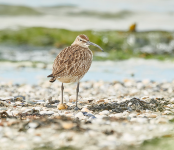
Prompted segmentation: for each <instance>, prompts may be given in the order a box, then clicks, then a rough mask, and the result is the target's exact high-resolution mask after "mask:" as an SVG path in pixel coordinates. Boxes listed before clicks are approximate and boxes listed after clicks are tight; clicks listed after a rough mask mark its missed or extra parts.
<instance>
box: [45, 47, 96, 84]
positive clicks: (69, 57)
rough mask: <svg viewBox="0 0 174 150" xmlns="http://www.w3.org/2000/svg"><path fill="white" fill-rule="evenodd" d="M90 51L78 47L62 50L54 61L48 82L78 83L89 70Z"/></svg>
mask: <svg viewBox="0 0 174 150" xmlns="http://www.w3.org/2000/svg"><path fill="white" fill-rule="evenodd" d="M92 58H93V55H92V51H91V50H90V49H89V48H85V47H82V46H79V45H72V46H69V47H66V48H65V49H63V50H62V51H61V52H60V53H59V54H58V55H57V57H56V59H55V60H54V64H53V72H52V74H51V75H49V76H48V77H52V78H51V79H50V82H54V81H55V80H56V79H58V80H59V81H61V82H63V83H71V82H77V81H79V80H80V79H81V78H82V77H83V76H84V75H85V73H86V72H87V71H88V70H89V68H90V66H91V63H92Z"/></svg>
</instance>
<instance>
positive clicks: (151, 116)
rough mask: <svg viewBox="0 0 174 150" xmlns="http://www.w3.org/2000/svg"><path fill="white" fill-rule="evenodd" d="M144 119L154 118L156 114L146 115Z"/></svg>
mask: <svg viewBox="0 0 174 150" xmlns="http://www.w3.org/2000/svg"><path fill="white" fill-rule="evenodd" d="M146 117H147V118H156V117H157V115H156V114H147V115H146Z"/></svg>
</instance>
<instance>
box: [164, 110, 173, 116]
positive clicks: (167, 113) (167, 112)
mask: <svg viewBox="0 0 174 150" xmlns="http://www.w3.org/2000/svg"><path fill="white" fill-rule="evenodd" d="M169 114H171V111H168V110H166V111H164V113H163V115H169Z"/></svg>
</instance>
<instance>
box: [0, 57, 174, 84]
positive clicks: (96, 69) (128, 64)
mask: <svg viewBox="0 0 174 150" xmlns="http://www.w3.org/2000/svg"><path fill="white" fill-rule="evenodd" d="M0 70H1V75H0V78H1V81H13V82H14V83H29V84H37V83H38V82H39V81H40V80H48V79H47V75H49V74H51V72H52V70H51V64H50V65H49V66H48V67H47V69H42V68H32V67H17V65H9V64H8V65H7V64H6V63H3V65H2V64H1V66H0ZM173 75H174V63H173V62H161V61H156V60H143V59H130V60H126V61H118V62H114V61H105V62H104V61H98V62H96V61H94V62H93V63H92V66H91V68H90V70H89V72H88V73H87V74H86V75H85V76H84V78H83V79H82V81H86V80H94V81H98V80H104V81H114V80H117V81H123V80H124V79H135V80H144V79H148V80H153V81H158V82H163V81H172V80H173V79H174V76H173Z"/></svg>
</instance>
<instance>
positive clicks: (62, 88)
mask: <svg viewBox="0 0 174 150" xmlns="http://www.w3.org/2000/svg"><path fill="white" fill-rule="evenodd" d="M63 90H64V87H63V83H62V86H61V92H62V93H61V104H63Z"/></svg>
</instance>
